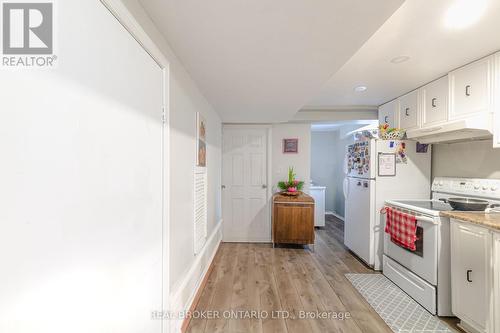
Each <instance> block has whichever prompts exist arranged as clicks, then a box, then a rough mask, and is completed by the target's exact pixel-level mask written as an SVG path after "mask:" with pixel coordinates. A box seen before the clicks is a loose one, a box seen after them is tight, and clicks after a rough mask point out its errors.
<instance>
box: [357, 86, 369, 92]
mask: <svg viewBox="0 0 500 333" xmlns="http://www.w3.org/2000/svg"><path fill="white" fill-rule="evenodd" d="M366 89H368V88H367V87H366V86H357V87H356V88H354V91H355V92H363V91H365V90H366Z"/></svg>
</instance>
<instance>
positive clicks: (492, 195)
mask: <svg viewBox="0 0 500 333" xmlns="http://www.w3.org/2000/svg"><path fill="white" fill-rule="evenodd" d="M452 197H465V198H480V199H485V200H488V201H490V203H500V180H493V179H472V178H447V177H436V178H435V179H434V182H433V184H432V195H431V199H422V200H388V201H386V206H389V207H392V208H393V209H396V210H399V211H402V212H404V213H407V214H410V215H413V216H415V217H416V219H417V239H418V240H417V242H416V247H417V250H416V251H409V250H407V249H404V248H402V247H400V246H399V245H396V244H395V243H393V242H392V241H391V239H390V236H389V235H387V234H385V235H384V257H383V273H384V275H386V276H387V277H388V278H389V279H390V280H392V281H393V282H394V283H396V284H397V285H398V286H399V287H400V288H401V289H403V290H404V291H405V292H406V293H407V294H409V295H410V296H411V297H413V298H414V299H415V300H416V301H417V302H419V303H420V304H421V305H422V306H423V307H424V308H426V309H427V310H428V311H429V312H431V313H432V314H436V315H439V316H452V313H451V277H450V220H449V218H446V217H442V216H441V215H440V213H441V212H443V211H451V210H453V208H452V207H451V206H450V205H449V204H446V203H444V202H443V201H440V200H439V199H449V198H452ZM383 222H384V225H385V216H383Z"/></svg>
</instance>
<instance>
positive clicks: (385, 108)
mask: <svg viewBox="0 0 500 333" xmlns="http://www.w3.org/2000/svg"><path fill="white" fill-rule="evenodd" d="M398 105H399V103H398V101H397V100H394V101H391V102H389V103H386V104H384V105H381V106H380V107H379V109H378V121H379V123H380V125H384V124H389V127H390V128H393V127H399V115H398Z"/></svg>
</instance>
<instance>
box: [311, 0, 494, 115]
mask: <svg viewBox="0 0 500 333" xmlns="http://www.w3.org/2000/svg"><path fill="white" fill-rule="evenodd" d="M463 3H468V4H472V5H473V6H472V7H471V8H470V10H466V11H465V12H464V14H465V16H464V19H467V20H470V19H473V18H477V19H478V21H477V22H476V23H475V24H472V25H470V26H469V27H466V28H463V29H451V28H449V27H448V25H449V24H447V22H449V21H447V17H450V16H449V15H450V13H452V12H451V11H450V8H452V7H453V6H456V5H457V4H463ZM453 8H456V7H453ZM458 21H459V22H463V21H461V20H460V19H459V20H458ZM499 31H500V1H499V0H406V2H405V3H404V4H403V5H402V6H401V7H400V8H399V9H398V10H397V11H396V13H395V14H394V15H393V16H392V17H390V18H389V20H387V22H386V23H385V24H384V25H383V26H382V27H381V28H380V29H379V30H378V31H377V32H376V33H375V35H374V36H373V37H372V38H370V40H369V41H368V42H367V43H365V44H364V45H363V47H361V49H360V50H359V51H358V52H357V53H356V54H355V55H354V56H353V57H352V58H351V59H350V60H349V61H348V62H347V63H346V64H345V65H344V66H343V67H342V68H341V69H340V70H339V71H338V72H337V73H336V74H334V75H333V76H332V78H331V79H330V80H329V81H328V83H327V84H326V85H325V86H324V87H323V89H322V90H321V91H320V93H319V94H317V96H316V97H315V98H313V99H312V100H310V101H309V102H308V103H307V104H308V106H307V107H306V108H311V107H312V106H322V107H328V108H331V109H335V107H336V106H345V105H351V106H352V105H380V104H383V103H385V102H387V101H389V100H391V99H394V98H396V97H398V96H400V95H402V94H404V93H406V92H408V91H410V90H413V89H415V88H417V87H419V86H421V85H423V84H425V83H427V82H429V81H432V80H434V79H436V78H438V77H440V76H442V75H445V74H446V73H447V72H448V71H450V70H452V69H454V68H457V67H460V66H462V65H464V64H466V63H469V62H471V61H473V60H476V59H478V58H481V57H483V56H486V55H488V54H490V53H493V52H494V51H496V50H499V49H500V38H499ZM400 55H407V56H409V57H410V60H409V61H407V62H404V63H400V64H397V65H396V64H392V63H391V62H390V60H391V59H393V58H394V57H397V56H400ZM359 85H365V86H367V87H368V89H367V90H366V91H365V92H362V93H357V92H354V90H353V88H354V87H356V86H359Z"/></svg>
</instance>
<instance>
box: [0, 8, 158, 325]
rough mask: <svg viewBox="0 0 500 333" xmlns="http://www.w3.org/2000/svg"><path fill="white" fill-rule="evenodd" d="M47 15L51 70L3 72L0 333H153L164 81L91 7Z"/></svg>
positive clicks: (102, 12)
mask: <svg viewBox="0 0 500 333" xmlns="http://www.w3.org/2000/svg"><path fill="white" fill-rule="evenodd" d="M56 7H57V11H56V15H55V19H56V20H57V25H56V30H55V36H56V39H57V44H58V48H57V51H56V52H57V56H58V60H57V62H58V63H57V67H56V68H53V69H43V70H37V69H34V68H22V69H13V70H4V69H2V70H1V71H2V73H1V74H0V90H1V91H2V97H1V98H0V138H1V139H0V151H1V152H2V163H0V184H1V186H0V206H1V208H0V263H1V268H0V295H1V296H0V332H9V333H20V332H22V333H26V332H40V333H44V332H50V333H61V332H75V333H80V332H82V333H87V332H94V333H107V332H123V333H127V332H133V333H135V332H160V329H161V324H162V323H161V322H160V321H154V320H151V311H153V310H161V307H162V301H163V300H162V298H163V297H162V296H163V295H162V288H163V287H164V282H163V276H162V269H163V267H162V266H163V263H162V258H163V249H162V246H163V244H162V241H163V236H164V234H163V231H164V230H163V226H162V206H163V203H162V128H163V124H162V121H161V112H162V104H163V96H162V95H163V91H162V90H163V86H162V81H163V73H162V71H161V69H160V67H159V66H158V65H157V64H156V63H155V62H154V61H153V59H152V58H151V57H150V56H149V55H148V54H147V53H146V52H145V51H144V50H143V49H142V48H141V47H140V45H139V44H138V43H137V42H136V40H134V38H133V37H132V36H130V34H128V33H127V31H125V29H124V28H123V26H122V25H121V24H120V23H119V22H118V21H116V19H115V18H114V17H113V16H112V15H111V14H110V13H109V12H108V10H107V9H106V8H105V7H104V6H103V5H102V4H101V3H100V2H99V1H79V0H65V1H59V2H57V6H56ZM96 36H97V38H96Z"/></svg>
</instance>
